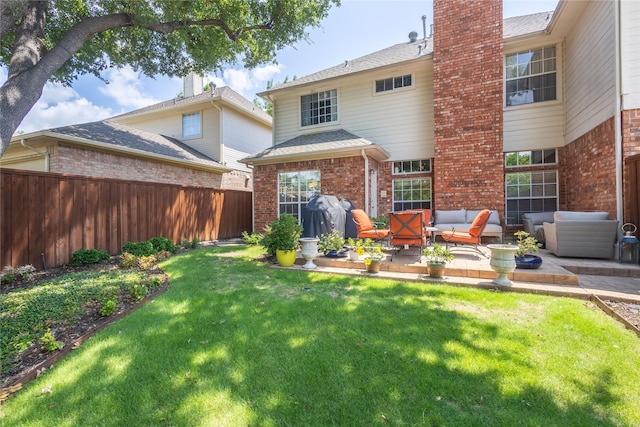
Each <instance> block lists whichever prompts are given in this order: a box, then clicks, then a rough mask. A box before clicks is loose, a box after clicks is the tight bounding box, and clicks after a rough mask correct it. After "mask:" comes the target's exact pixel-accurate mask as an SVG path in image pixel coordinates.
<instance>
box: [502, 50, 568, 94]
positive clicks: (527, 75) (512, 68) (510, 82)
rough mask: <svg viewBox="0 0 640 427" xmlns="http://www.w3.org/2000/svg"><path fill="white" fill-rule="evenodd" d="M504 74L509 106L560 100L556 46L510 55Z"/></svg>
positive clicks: (506, 58)
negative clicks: (557, 95) (557, 84)
mask: <svg viewBox="0 0 640 427" xmlns="http://www.w3.org/2000/svg"><path fill="white" fill-rule="evenodd" d="M504 75H505V80H506V81H505V91H506V96H505V99H506V104H507V106H512V105H523V104H530V103H532V102H542V101H551V100H554V99H556V48H555V46H547V47H543V48H539V49H533V50H528V51H524V52H516V53H512V54H509V55H506V57H505V68H504Z"/></svg>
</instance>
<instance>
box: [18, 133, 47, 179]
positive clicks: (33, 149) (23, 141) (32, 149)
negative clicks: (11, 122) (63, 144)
mask: <svg viewBox="0 0 640 427" xmlns="http://www.w3.org/2000/svg"><path fill="white" fill-rule="evenodd" d="M20 145H22V146H23V147H24V148H27V149H29V150H31V151H33V152H35V153H38V154H40V155H41V156H44V171H45V172H51V171H50V170H49V152H48V151H44V152H43V151H39V150H36V149H35V148H33V147H32V146H30V145H27V143H26V141H25V140H24V138H22V139H21V140H20Z"/></svg>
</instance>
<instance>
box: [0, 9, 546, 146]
mask: <svg viewBox="0 0 640 427" xmlns="http://www.w3.org/2000/svg"><path fill="white" fill-rule="evenodd" d="M557 3H558V0H528V1H524V0H504V2H503V9H504V17H505V18H508V17H512V16H520V15H527V14H531V13H536V12H544V11H549V10H554V9H555V7H556V5H557ZM422 15H426V16H427V32H429V24H431V22H432V18H433V15H432V2H431V1H418V0H404V1H389V0H343V1H342V6H341V7H339V8H333V9H332V10H331V11H330V12H329V16H328V17H327V18H326V19H325V20H324V21H323V23H322V26H321V27H320V28H316V29H313V30H311V31H310V40H311V41H310V42H309V43H307V42H301V43H298V44H297V45H296V46H294V47H289V48H286V49H284V50H283V51H281V52H280V53H279V54H278V58H277V61H278V64H277V65H265V66H262V67H258V68H256V69H254V70H244V69H227V70H224V72H223V73H219V74H218V75H210V76H208V79H209V80H210V81H213V82H215V83H216V85H218V86H229V87H231V88H232V89H234V90H235V91H237V92H239V93H240V94H242V95H244V96H245V97H246V98H247V99H249V100H253V99H254V98H255V94H256V93H257V92H260V91H262V90H264V89H265V88H266V84H267V81H269V80H271V79H273V81H274V82H276V83H277V82H280V81H283V80H284V79H285V77H287V76H288V77H289V78H291V77H293V76H297V77H302V76H304V75H307V74H310V73H313V72H316V71H320V70H322V69H325V68H328V67H331V66H334V65H337V64H340V63H343V62H344V61H345V60H350V59H355V58H358V57H360V56H363V55H366V54H368V53H371V52H375V51H377V50H380V49H384V48H386V47H388V46H391V45H393V44H396V43H402V42H404V41H407V40H408V34H409V32H411V31H417V32H418V34H419V35H420V36H422ZM103 76H104V77H105V78H106V79H107V80H108V81H109V84H105V83H104V82H102V81H101V80H99V79H97V78H96V77H94V76H83V77H81V78H79V79H78V80H77V82H76V83H75V84H74V85H73V86H72V87H62V86H60V85H52V84H50V85H47V87H46V88H45V90H44V92H43V96H42V98H41V99H40V100H39V101H38V103H37V104H36V106H34V108H33V109H32V111H31V112H30V113H29V115H28V116H27V117H26V118H25V120H24V121H23V122H22V124H21V125H20V126H19V128H18V131H23V132H27V133H28V132H33V131H37V130H41V129H48V128H52V127H57V126H65V125H69V124H74V123H84V122H91V121H96V120H101V119H105V118H107V117H110V116H114V115H117V114H121V113H124V112H127V111H131V110H134V109H137V108H141V107H144V106H147V105H150V104H153V103H156V102H160V101H164V100H167V99H171V98H173V97H175V96H176V95H177V94H178V93H179V92H181V91H182V80H181V79H179V78H167V77H163V76H158V77H156V78H155V79H150V78H147V77H144V76H140V75H138V74H137V73H135V72H133V71H131V70H130V69H124V70H119V71H116V70H110V71H107V72H106V73H105V74H104V75H103ZM4 80H6V70H4V69H0V81H4Z"/></svg>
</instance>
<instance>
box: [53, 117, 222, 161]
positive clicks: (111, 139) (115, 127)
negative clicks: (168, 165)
mask: <svg viewBox="0 0 640 427" xmlns="http://www.w3.org/2000/svg"><path fill="white" fill-rule="evenodd" d="M47 132H49V133H55V134H58V135H61V136H62V137H63V138H64V136H71V137H75V138H83V139H86V140H89V141H95V142H98V143H102V144H110V145H113V146H114V148H115V147H120V148H125V149H133V150H140V151H144V152H146V153H150V154H158V155H161V156H166V157H171V158H174V159H176V160H183V161H188V162H193V163H196V164H199V165H202V166H208V167H213V168H218V169H226V168H225V167H224V166H222V165H221V164H220V163H218V162H216V161H214V160H212V159H211V158H209V157H207V156H205V155H204V154H202V153H200V152H199V151H197V150H194V149H193V148H191V147H189V146H188V145H186V144H183V143H182V142H180V141H179V140H177V139H175V138H170V137H167V136H164V135H159V134H157V133H153V132H147V131H144V130H141V129H138V128H135V127H131V126H127V125H123V124H121V123H117V122H112V121H108V120H105V121H100V122H92V123H82V124H78V125H71V126H63V127H59V128H53V129H48V130H47Z"/></svg>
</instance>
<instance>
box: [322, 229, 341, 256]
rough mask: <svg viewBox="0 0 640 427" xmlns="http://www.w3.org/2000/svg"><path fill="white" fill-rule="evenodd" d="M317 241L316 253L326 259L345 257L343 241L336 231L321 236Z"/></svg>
mask: <svg viewBox="0 0 640 427" xmlns="http://www.w3.org/2000/svg"><path fill="white" fill-rule="evenodd" d="M319 239H320V240H319V241H318V252H320V253H322V254H324V256H328V257H333V258H336V257H342V256H347V254H346V252H347V251H346V250H345V248H344V244H345V240H344V237H343V236H342V233H340V232H339V231H338V230H333V231H332V232H331V233H329V234H322V235H321V236H320V237H319Z"/></svg>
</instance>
